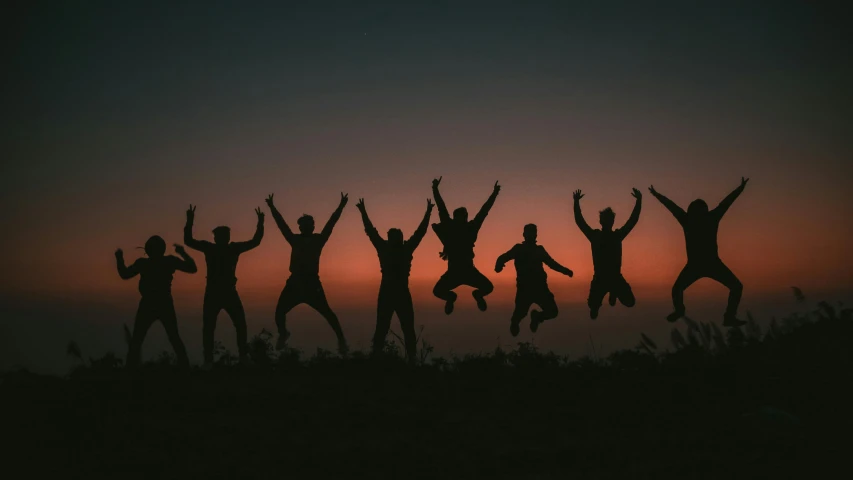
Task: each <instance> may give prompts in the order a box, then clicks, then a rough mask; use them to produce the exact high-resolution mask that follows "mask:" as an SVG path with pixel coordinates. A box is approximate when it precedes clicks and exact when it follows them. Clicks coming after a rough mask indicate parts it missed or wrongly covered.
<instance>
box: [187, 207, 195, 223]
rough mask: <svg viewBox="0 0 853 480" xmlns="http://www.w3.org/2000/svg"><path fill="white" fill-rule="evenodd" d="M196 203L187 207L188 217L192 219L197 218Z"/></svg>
mask: <svg viewBox="0 0 853 480" xmlns="http://www.w3.org/2000/svg"><path fill="white" fill-rule="evenodd" d="M195 207H196V206H195V205H193V204H190V208H188V209H187V218H188V219H190V220H192V219H193V218H195Z"/></svg>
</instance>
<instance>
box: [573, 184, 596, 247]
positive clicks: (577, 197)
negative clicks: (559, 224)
mask: <svg viewBox="0 0 853 480" xmlns="http://www.w3.org/2000/svg"><path fill="white" fill-rule="evenodd" d="M572 198H573V199H574V201H575V223H576V224H577V225H578V228H580V229H581V232H583V234H584V236H585V237H586V238H589V237H590V236H591V235H592V228H591V227H590V226H589V224H588V223H586V220H584V218H583V213H582V212H581V198H583V193H581V191H580V190H575V193H573V194H572Z"/></svg>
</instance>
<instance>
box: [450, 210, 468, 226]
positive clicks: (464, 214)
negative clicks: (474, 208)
mask: <svg viewBox="0 0 853 480" xmlns="http://www.w3.org/2000/svg"><path fill="white" fill-rule="evenodd" d="M453 221H455V222H459V223H465V222H467V221H468V209H467V208H465V207H459V208H457V209H456V210H454V211H453Z"/></svg>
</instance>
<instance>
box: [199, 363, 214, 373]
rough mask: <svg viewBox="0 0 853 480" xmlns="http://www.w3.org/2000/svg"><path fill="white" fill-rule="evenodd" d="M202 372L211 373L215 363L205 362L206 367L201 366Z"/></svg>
mask: <svg viewBox="0 0 853 480" xmlns="http://www.w3.org/2000/svg"><path fill="white" fill-rule="evenodd" d="M201 369H202V371H204V372H209V371H211V370H213V362H207V361H206V362H204V365H202V366H201Z"/></svg>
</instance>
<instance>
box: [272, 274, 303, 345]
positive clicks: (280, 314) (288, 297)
mask: <svg viewBox="0 0 853 480" xmlns="http://www.w3.org/2000/svg"><path fill="white" fill-rule="evenodd" d="M302 301H303V299H302V295H300V292H299V291H298V290H297V288H296V285H295V284H294V283H293V282H292V281H291V280H290V279H288V281H287V284H286V285H285V286H284V289H283V290H282V291H281V295H279V297H278V303H276V306H275V326H276V328H277V329H278V336H279V340H280V342H279V343H281V339H285V340H286V339H287V337H289V336H290V332H288V331H287V314H288V313H289V312H290V311H291V310H293V307H295V306H297V305H299V304H300V303H302ZM279 346H283V344H282V345H279Z"/></svg>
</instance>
